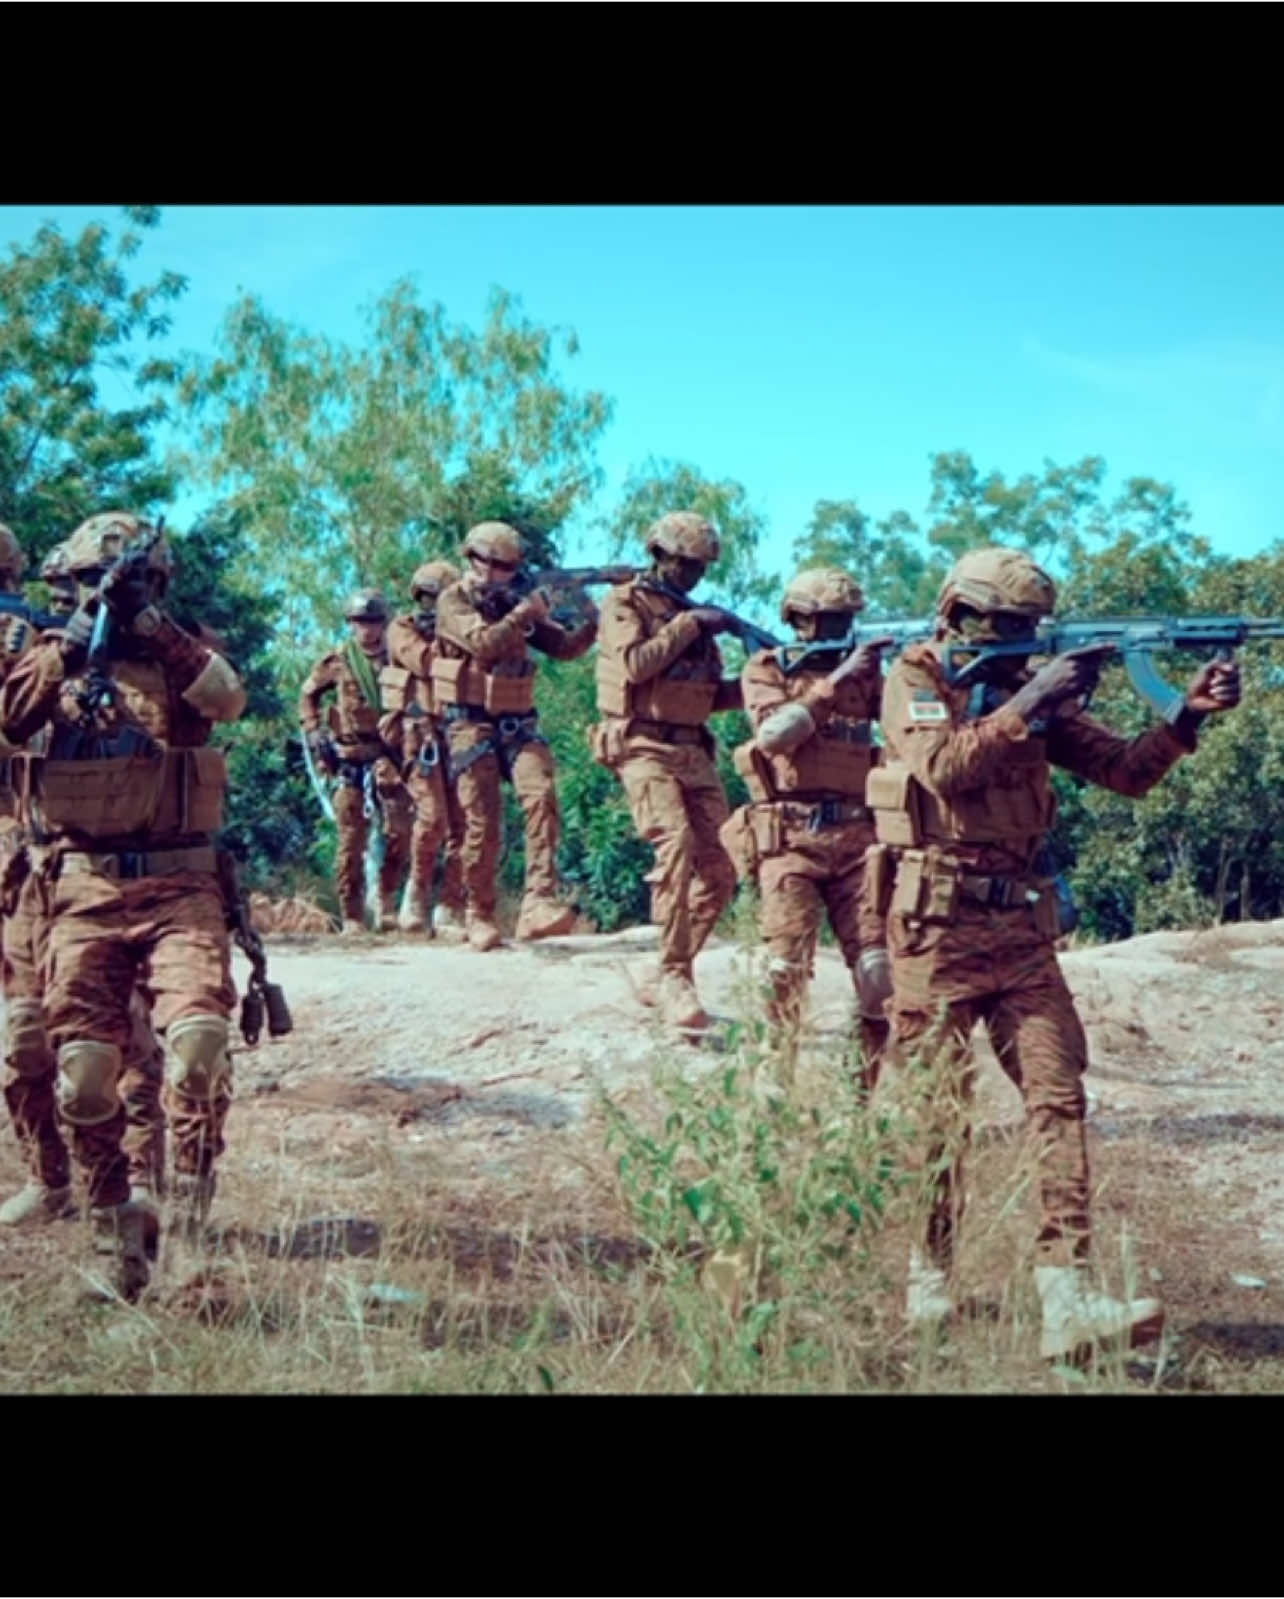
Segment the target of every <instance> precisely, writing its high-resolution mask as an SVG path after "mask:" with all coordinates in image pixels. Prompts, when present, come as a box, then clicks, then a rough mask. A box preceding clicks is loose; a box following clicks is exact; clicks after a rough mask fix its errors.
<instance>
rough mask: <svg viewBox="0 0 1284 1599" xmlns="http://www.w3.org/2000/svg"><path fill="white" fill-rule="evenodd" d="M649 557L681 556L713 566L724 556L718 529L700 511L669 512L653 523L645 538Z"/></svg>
mask: <svg viewBox="0 0 1284 1599" xmlns="http://www.w3.org/2000/svg"><path fill="white" fill-rule="evenodd" d="M643 542H644V544H645V546H646V550H647V554H648V555H654V554H655V553H656V552H657V550H658V551H659V552H660V553H661V554H662V555H682V556H685V557H686V558H687V560H690V561H701V562H703V563H704V565H705V566H712V565H713V563H714V562H715V561H716V560H717V559H718V556H719V554H720V553H721V550H722V546H721V545H720V544H719V542H718V530H717V528H716V527H714V525H713V523H712V522H711V521H710V520H709V519H708V517H706V516H701V515H700V513H699V512H698V511H668V512H666V513H665V515H663V516H662V517H660V518H659V520H658V521H655V522H652V524H651V526H650V527H649V528H648V529H647V531H646V537H645V539H644V541H643Z"/></svg>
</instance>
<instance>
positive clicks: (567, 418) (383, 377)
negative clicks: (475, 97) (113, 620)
mask: <svg viewBox="0 0 1284 1599" xmlns="http://www.w3.org/2000/svg"><path fill="white" fill-rule="evenodd" d="M368 322H369V337H368V339H367V340H366V341H365V342H364V343H363V344H362V345H361V347H359V348H357V349H350V348H348V347H346V346H344V345H342V344H338V343H335V342H334V341H332V340H329V339H326V338H324V337H321V336H319V335H316V334H312V333H309V332H307V331H305V330H303V329H300V328H297V327H294V326H292V325H291V324H290V323H288V322H286V321H285V320H284V319H282V318H280V317H277V316H274V315H272V314H271V313H270V312H269V311H268V310H267V308H266V307H265V306H264V305H263V303H262V301H260V300H259V299H257V298H255V297H254V296H250V295H247V296H245V297H244V298H242V299H241V300H240V301H238V302H237V304H236V305H234V306H233V307H232V309H231V310H230V311H229V313H228V315H227V317H226V319H225V321H224V324H223V328H222V331H221V334H220V338H219V345H220V353H219V355H218V356H217V358H215V359H213V360H202V359H199V358H191V359H190V360H189V361H188V363H187V366H186V369H185V373H184V377H183V384H182V394H183V397H184V400H185V402H186V404H187V406H188V409H189V415H190V418H191V421H192V425H193V427H194V430H195V445H194V447H193V449H191V450H190V451H188V452H187V453H186V454H185V455H184V456H183V457H182V458H181V462H182V465H183V466H184V468H185V469H186V470H188V471H190V472H191V473H192V475H193V476H195V477H197V478H198V479H200V480H202V481H205V482H208V483H210V484H212V485H214V486H216V487H217V488H218V489H219V491H220V492H221V493H223V494H224V496H225V498H226V499H227V501H228V503H229V504H230V505H232V506H233V507H235V508H236V509H239V510H242V511H244V512H245V513H247V514H248V516H249V518H250V526H251V527H252V528H253V530H254V539H255V548H254V564H255V570H256V573H257V574H258V577H259V580H260V581H261V582H265V583H267V584H269V585H273V584H275V585H276V586H278V588H279V590H280V592H281V595H282V599H283V607H282V617H283V623H284V629H283V647H284V648H285V650H286V651H287V653H290V652H293V654H294V657H295V660H296V666H297V663H298V661H299V660H300V659H301V652H302V651H304V650H308V649H311V648H313V647H314V646H315V644H316V634H317V630H318V629H322V630H328V629H330V628H333V627H334V626H336V625H337V624H338V622H339V620H340V615H341V606H342V599H343V595H344V594H345V592H347V591H348V590H349V589H351V588H352V587H354V586H356V585H358V584H377V585H380V586H382V587H385V588H388V589H391V590H393V591H394V592H397V591H403V590H404V588H405V585H406V583H407V581H408V579H409V576H410V573H411V572H412V571H413V570H414V568H415V566H416V565H418V563H419V562H420V561H422V560H424V559H425V558H427V557H429V556H433V555H447V556H448V555H451V554H453V553H454V552H455V549H456V546H457V542H458V539H459V536H460V534H461V533H462V532H463V530H464V529H465V528H466V527H467V526H468V524H469V523H470V522H473V521H477V520H481V519H483V518H484V517H487V516H495V515H505V516H511V517H512V518H513V519H514V520H515V521H517V522H518V523H519V524H520V525H521V526H522V527H523V530H524V531H525V532H526V533H527V534H528V535H529V536H530V537H531V540H532V544H533V546H534V553H535V554H536V555H537V556H547V555H549V554H551V553H552V552H553V550H554V549H555V544H556V540H555V535H556V530H557V529H558V528H560V526H561V525H562V523H563V522H564V521H565V519H566V517H567V516H568V515H569V514H570V513H571V512H572V511H573V510H574V509H575V508H576V507H577V506H578V505H580V504H581V503H582V502H583V501H584V500H585V499H586V498H587V496H588V495H589V494H590V493H591V492H592V490H593V488H594V487H595V485H596V483H597V481H598V476H599V474H598V469H597V467H596V465H595V464H594V456H593V452H594V448H595V446H596V442H597V439H598V436H599V435H600V433H601V431H602V429H603V428H604V427H605V425H606V423H607V421H608V419H609V416H610V404H609V402H608V401H607V399H606V398H605V396H603V395H601V394H599V393H596V392H588V393H584V394H581V393H577V392H575V391H573V390H571V389H568V388H567V387H565V386H564V384H563V383H562V381H561V380H560V378H559V376H558V374H557V371H556V365H557V360H558V358H559V357H564V358H571V357H573V356H574V355H575V354H576V352H577V349H578V345H577V343H576V339H575V336H574V334H573V333H561V332H558V331H557V330H549V329H545V328H542V327H540V326H538V325H537V324H535V323H533V322H531V321H530V320H528V319H527V318H526V317H525V316H523V315H522V314H521V311H520V303H519V302H518V301H517V300H516V299H515V298H514V297H513V296H511V295H509V294H507V293H505V292H504V291H502V290H495V291H494V292H493V293H492V296H491V300H490V304H489V310H488V314H487V318H486V322H485V324H484V326H483V328H482V329H481V331H480V332H479V333H475V332H473V331H472V330H470V329H469V328H467V327H464V326H462V325H459V326H456V325H453V324H451V323H449V322H448V321H447V319H446V315H445V312H444V310H443V308H442V307H441V306H440V305H432V306H424V305H422V304H421V303H420V302H419V299H418V297H417V295H416V292H415V290H414V288H413V286H412V285H411V283H410V282H409V281H408V280H405V279H403V280H401V281H399V282H397V283H395V284H394V285H393V286H392V288H391V289H390V290H389V291H388V292H387V293H386V294H385V295H383V296H382V298H380V299H379V301H378V302H377V303H376V305H375V306H374V307H373V309H372V310H371V312H370V313H369V317H368Z"/></svg>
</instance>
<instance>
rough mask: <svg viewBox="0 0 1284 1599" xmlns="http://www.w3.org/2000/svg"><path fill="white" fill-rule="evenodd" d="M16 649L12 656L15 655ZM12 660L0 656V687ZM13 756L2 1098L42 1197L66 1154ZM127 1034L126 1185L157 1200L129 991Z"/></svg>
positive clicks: (160, 1156) (7, 800)
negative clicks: (42, 1190)
mask: <svg viewBox="0 0 1284 1599" xmlns="http://www.w3.org/2000/svg"><path fill="white" fill-rule="evenodd" d="M20 653H22V651H21V650H20V651H19V654H20ZM17 659H18V655H13V654H10V653H9V652H8V651H7V650H6V649H3V648H0V681H3V680H4V678H6V677H7V676H8V675H9V671H10V670H11V668H12V667H13V666H14V664H15V663H16V661H17ZM14 753H16V752H15V751H14V749H13V748H12V746H10V745H8V744H7V743H5V742H4V741H3V740H0V972H2V974H3V977H2V981H3V993H4V1007H5V1033H4V1096H5V1102H6V1104H7V1105H8V1107H9V1115H10V1118H11V1120H12V1123H13V1129H14V1132H15V1134H16V1135H17V1138H18V1143H19V1145H20V1147H21V1149H22V1152H23V1155H24V1158H25V1160H26V1163H27V1166H28V1169H29V1170H30V1172H31V1174H32V1176H33V1177H34V1178H35V1180H36V1181H37V1182H38V1183H40V1184H41V1185H42V1186H43V1187H45V1188H48V1189H60V1188H65V1187H66V1186H67V1184H68V1182H69V1180H70V1163H69V1157H68V1153H67V1146H66V1144H65V1143H64V1142H63V1138H62V1134H61V1132H60V1130H59V1127H58V1117H57V1111H56V1107H55V1103H54V1085H55V1080H56V1077H57V1064H56V1062H55V1060H54V1054H53V1051H52V1049H51V1048H50V1046H49V1039H48V1035H47V1033H46V1031H45V1020H44V965H45V951H46V947H47V944H48V931H49V929H48V924H47V921H46V919H45V916H44V912H43V896H42V884H41V877H40V852H39V851H38V850H37V851H35V852H34V854H35V859H34V862H33V850H32V846H31V845H30V842H29V839H28V836H27V833H26V831H25V830H24V829H23V827H22V825H21V824H20V822H19V821H18V817H17V799H16V796H15V794H14V792H13V789H12V787H11V786H10V784H9V777H10V774H11V771H12V765H11V761H10V759H9V757H10V756H11V755H12V754H14ZM131 1018H132V1024H133V1025H132V1031H131V1035H130V1042H129V1045H128V1048H127V1049H126V1051H125V1059H124V1066H123V1069H122V1071H121V1077H120V1090H121V1096H122V1099H123V1101H124V1106H125V1121H126V1126H125V1133H124V1137H123V1147H124V1150H125V1154H126V1157H127V1160H128V1165H129V1180H130V1183H131V1185H137V1186H139V1187H146V1188H150V1189H152V1190H154V1191H155V1192H158V1193H159V1192H161V1191H162V1189H163V1185H164V1167H165V1112H164V1108H163V1106H162V1103H161V1090H162V1086H163V1083H164V1077H165V1052H164V1050H163V1048H162V1047H161V1044H160V1042H159V1040H158V1039H157V1037H156V1035H155V1033H153V1031H152V1028H151V1020H150V1015H149V1012H148V1008H147V1004H146V1002H145V1000H144V998H143V996H142V995H141V994H140V993H139V992H138V991H135V993H134V996H133V1001H132V1004H131Z"/></svg>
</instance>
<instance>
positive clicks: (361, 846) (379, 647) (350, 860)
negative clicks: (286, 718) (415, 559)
mask: <svg viewBox="0 0 1284 1599" xmlns="http://www.w3.org/2000/svg"><path fill="white" fill-rule="evenodd" d="M344 616H345V618H346V619H347V621H348V624H349V626H350V627H351V630H352V636H351V637H350V638H349V639H348V641H347V643H346V644H344V646H343V648H342V649H338V650H332V651H331V652H330V653H329V654H328V655H326V656H324V657H323V658H322V659H321V660H320V661H318V662H317V664H316V665H315V666H314V667H313V668H312V671H311V672H310V673H309V674H308V678H307V681H306V682H305V683H304V685H303V688H302V690H301V691H300V694H299V722H300V724H301V725H302V727H303V736H304V738H305V739H306V740H307V743H308V748H309V749H310V750H311V752H312V754H313V757H314V759H315V760H316V762H317V764H318V765H319V766H320V767H321V768H322V769H323V770H324V771H325V772H327V773H328V774H329V775H330V776H331V777H333V778H335V779H336V786H335V789H334V819H335V827H336V829H337V831H338V835H339V839H338V848H337V850H336V852H335V859H334V875H335V880H336V887H337V889H338V893H339V906H340V911H341V914H342V917H343V931H344V932H345V933H347V934H353V933H362V932H364V931H365V923H364V920H363V917H364V914H365V911H364V907H365V852H366V845H367V843H368V841H369V838H370V824H371V821H372V819H373V818H374V817H375V815H376V812H378V813H379V814H380V815H381V816H382V819H383V839H384V850H383V860H382V861H381V863H380V866H379V909H378V913H377V925H378V928H379V931H380V932H391V931H392V930H393V929H394V928H395V927H396V925H397V888H398V885H399V884H400V882H401V874H402V872H403V870H404V869H405V865H406V857H407V855H408V854H409V852H410V826H411V809H410V800H409V797H408V796H407V794H406V791H405V788H404V787H403V785H402V782H401V778H400V776H399V775H398V773H397V763H396V760H395V758H394V756H395V752H393V751H390V750H389V749H388V747H387V746H386V745H385V744H384V742H383V739H382V738H381V737H380V734H379V722H380V718H381V717H382V715H383V705H382V700H381V696H380V690H379V673H380V672H381V671H382V670H383V668H384V667H385V666H387V664H388V653H387V649H386V646H385V638H384V635H385V632H386V629H387V626H388V606H387V603H386V601H385V600H384V597H383V595H382V594H380V592H379V591H378V589H359V590H358V591H357V592H356V593H355V594H354V595H353V596H352V598H351V599H350V600H349V601H348V605H347V608H346V610H345V611H344ZM327 694H333V695H334V700H335V703H334V704H333V705H332V706H331V707H330V710H329V712H328V716H327V724H328V725H327V726H324V727H323V726H322V709H321V702H322V700H323V699H324V698H325V696H326V695H327Z"/></svg>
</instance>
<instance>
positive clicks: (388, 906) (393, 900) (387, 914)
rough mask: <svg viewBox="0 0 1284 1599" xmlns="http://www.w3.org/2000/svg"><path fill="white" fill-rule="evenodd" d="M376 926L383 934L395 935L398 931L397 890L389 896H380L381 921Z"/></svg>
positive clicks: (388, 894)
mask: <svg viewBox="0 0 1284 1599" xmlns="http://www.w3.org/2000/svg"><path fill="white" fill-rule="evenodd" d="M376 926H377V927H378V929H379V931H380V932H381V933H395V932H396V931H397V893H396V890H395V889H393V890H392V891H391V892H389V893H387V894H380V896H379V919H378V921H377V923H376Z"/></svg>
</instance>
